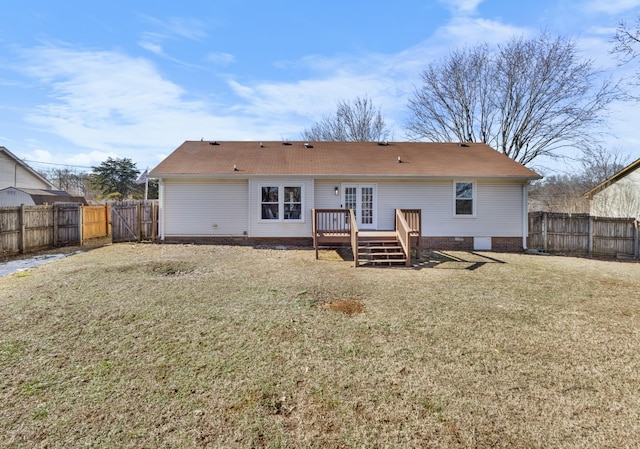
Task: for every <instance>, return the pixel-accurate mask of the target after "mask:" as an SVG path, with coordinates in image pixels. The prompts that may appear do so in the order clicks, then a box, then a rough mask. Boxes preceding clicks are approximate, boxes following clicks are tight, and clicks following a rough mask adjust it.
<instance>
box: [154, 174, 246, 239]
mask: <svg viewBox="0 0 640 449" xmlns="http://www.w3.org/2000/svg"><path fill="white" fill-rule="evenodd" d="M163 184H164V186H163V201H164V204H163V209H162V219H163V224H164V228H163V229H164V234H165V237H171V236H211V237H214V236H243V235H247V233H248V229H249V228H248V226H249V216H248V182H247V180H246V179H244V180H229V181H225V180H207V179H195V180H194V179H189V180H184V179H165V180H164V181H163Z"/></svg>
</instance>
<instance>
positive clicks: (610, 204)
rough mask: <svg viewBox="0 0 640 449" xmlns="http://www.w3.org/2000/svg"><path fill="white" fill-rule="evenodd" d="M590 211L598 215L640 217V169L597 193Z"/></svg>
mask: <svg viewBox="0 0 640 449" xmlns="http://www.w3.org/2000/svg"><path fill="white" fill-rule="evenodd" d="M590 213H591V215H594V216H598V217H635V218H637V219H640V169H637V170H635V171H633V172H631V173H629V174H628V175H627V176H625V177H624V178H622V179H620V180H618V181H616V182H615V183H614V184H611V185H610V186H608V187H606V188H604V189H603V190H601V191H600V192H598V193H596V194H595V195H594V196H593V199H592V200H591V212H590Z"/></svg>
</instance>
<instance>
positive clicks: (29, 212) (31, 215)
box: [21, 206, 54, 251]
mask: <svg viewBox="0 0 640 449" xmlns="http://www.w3.org/2000/svg"><path fill="white" fill-rule="evenodd" d="M53 211H54V206H25V207H24V225H23V247H22V248H21V249H22V250H23V251H28V250H31V249H36V248H46V247H50V246H52V245H53V241H54V236H53Z"/></svg>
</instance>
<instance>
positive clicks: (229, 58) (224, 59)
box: [206, 52, 236, 65]
mask: <svg viewBox="0 0 640 449" xmlns="http://www.w3.org/2000/svg"><path fill="white" fill-rule="evenodd" d="M206 59H207V61H209V62H212V63H213V64H216V65H228V64H231V63H232V62H235V61H236V57H235V56H234V55H232V54H229V53H224V52H211V53H209V54H208V55H207V57H206Z"/></svg>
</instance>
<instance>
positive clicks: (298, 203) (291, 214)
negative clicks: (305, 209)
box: [284, 187, 302, 220]
mask: <svg viewBox="0 0 640 449" xmlns="http://www.w3.org/2000/svg"><path fill="white" fill-rule="evenodd" d="M301 216H302V187H285V188H284V219H285V220H300V217H301Z"/></svg>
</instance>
